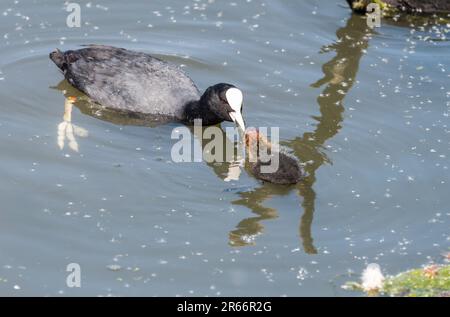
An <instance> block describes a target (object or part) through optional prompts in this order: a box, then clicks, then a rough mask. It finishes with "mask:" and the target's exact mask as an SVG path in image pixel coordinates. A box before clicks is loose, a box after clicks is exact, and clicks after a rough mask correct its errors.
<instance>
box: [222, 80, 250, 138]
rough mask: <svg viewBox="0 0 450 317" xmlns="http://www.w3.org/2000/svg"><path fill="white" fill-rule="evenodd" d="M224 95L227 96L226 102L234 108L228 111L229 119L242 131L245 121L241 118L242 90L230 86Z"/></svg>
mask: <svg viewBox="0 0 450 317" xmlns="http://www.w3.org/2000/svg"><path fill="white" fill-rule="evenodd" d="M225 96H226V97H227V101H228V104H229V105H230V107H231V108H232V109H233V110H234V112H230V113H229V115H230V117H231V119H232V120H233V121H234V123H236V125H237V126H238V127H240V128H241V129H242V131H245V122H244V118H242V102H243V100H244V96H243V95H242V91H240V90H239V89H237V88H230V89H228V90H227V92H226V93H225Z"/></svg>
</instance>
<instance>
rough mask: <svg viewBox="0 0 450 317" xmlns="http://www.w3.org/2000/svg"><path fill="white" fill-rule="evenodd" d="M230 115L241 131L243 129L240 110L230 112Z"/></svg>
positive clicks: (243, 124)
mask: <svg viewBox="0 0 450 317" xmlns="http://www.w3.org/2000/svg"><path fill="white" fill-rule="evenodd" d="M230 117H231V119H233V121H234V123H236V124H237V125H238V127H240V128H241V129H242V131H245V123H244V119H243V118H242V114H241V113H240V112H230Z"/></svg>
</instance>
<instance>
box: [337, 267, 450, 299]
mask: <svg viewBox="0 0 450 317" xmlns="http://www.w3.org/2000/svg"><path fill="white" fill-rule="evenodd" d="M343 288H344V289H346V290H350V291H360V292H364V290H363V288H362V285H361V284H359V283H358V282H354V281H353V282H352V281H350V282H347V283H345V284H344V285H343ZM368 295H369V296H380V295H382V296H383V295H384V296H396V297H450V265H431V266H428V267H425V268H420V269H413V270H409V271H406V272H402V273H400V274H398V275H395V276H387V277H386V279H385V281H384V283H383V287H382V288H381V289H380V290H378V291H377V292H375V291H371V292H370V293H368Z"/></svg>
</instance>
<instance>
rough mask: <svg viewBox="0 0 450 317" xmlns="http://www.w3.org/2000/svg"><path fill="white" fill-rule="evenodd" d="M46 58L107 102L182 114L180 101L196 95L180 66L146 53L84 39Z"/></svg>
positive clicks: (150, 111)
mask: <svg viewBox="0 0 450 317" xmlns="http://www.w3.org/2000/svg"><path fill="white" fill-rule="evenodd" d="M50 58H51V60H52V61H53V62H54V63H55V64H56V65H57V66H58V67H59V68H60V69H61V70H62V71H63V72H64V75H65V77H66V79H67V80H68V81H69V82H70V83H71V84H72V85H73V86H75V87H76V88H78V89H79V90H81V91H82V92H84V93H85V94H86V95H88V96H89V97H90V98H91V99H92V100H94V101H95V102H97V103H99V104H101V105H103V106H106V107H108V108H112V109H118V110H122V111H130V112H136V113H143V114H151V115H155V116H157V115H164V116H165V117H167V116H170V117H173V119H174V120H183V116H184V113H183V112H184V107H185V105H186V104H188V103H190V102H193V101H197V100H198V99H199V98H200V93H199V91H198V89H197V87H196V86H195V84H194V82H193V81H192V80H191V79H190V78H189V77H188V76H187V75H186V74H185V73H184V72H183V71H182V70H181V69H179V68H178V67H176V66H174V65H171V64H169V63H166V62H164V61H162V60H160V59H158V58H155V57H152V56H150V55H148V54H145V53H140V52H134V51H129V50H126V49H123V48H116V47H111V46H103V45H89V46H88V47H86V48H82V49H79V50H69V51H66V52H61V51H59V50H57V51H55V52H52V53H50Z"/></svg>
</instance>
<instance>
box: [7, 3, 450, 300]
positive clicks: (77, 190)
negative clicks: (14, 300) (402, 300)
mask: <svg viewBox="0 0 450 317" xmlns="http://www.w3.org/2000/svg"><path fill="white" fill-rule="evenodd" d="M80 4H81V9H82V11H81V14H82V15H81V18H82V26H81V27H80V28H68V27H67V26H66V16H67V14H68V13H67V12H66V11H65V7H64V5H63V3H62V2H61V1H23V0H21V1H14V0H5V1H2V2H1V4H0V48H1V52H0V109H1V111H0V146H1V157H2V166H1V168H0V179H1V180H0V201H1V205H0V206H1V207H0V219H1V221H0V295H58V294H65V295H194V296H202V295H237V296H239V295H274V296H278V295H290V296H296V295H324V296H333V295H348V294H347V293H344V291H342V290H341V289H340V285H341V284H342V283H343V282H344V281H346V280H348V279H357V276H356V275H352V276H349V274H351V273H352V272H356V273H359V272H360V271H361V270H362V269H363V268H364V266H365V265H366V264H367V263H369V262H377V263H379V264H380V265H381V266H382V268H383V269H384V271H385V272H387V273H392V274H394V273H397V272H399V271H401V270H405V269H409V268H412V267H415V266H420V265H422V264H424V263H427V262H430V261H433V260H439V254H440V253H441V252H442V251H444V250H447V249H448V247H449V230H448V228H449V215H450V210H449V207H448V206H449V205H450V197H449V195H448V193H449V182H450V179H449V175H450V171H449V156H450V141H449V140H450V138H449V137H450V128H449V113H450V85H449V77H450V72H449V67H450V65H449V59H448V56H449V53H450V44H449V42H448V39H447V37H448V31H449V28H448V26H445V25H442V26H432V25H429V26H425V27H418V26H413V27H410V26H408V25H405V24H400V23H393V22H388V21H382V27H381V28H379V29H376V30H374V31H370V30H367V29H366V27H365V21H364V20H363V19H362V18H360V17H358V16H352V15H351V13H350V12H349V10H348V8H347V7H346V6H345V1H331V2H328V1H326V2H325V1H313V0H309V1H301V2H300V3H296V2H294V1H289V0H285V1H263V0H246V1H235V2H228V1H218V0H216V1H213V0H212V1H203V0H198V1H197V0H195V1H186V2H180V1H151V2H148V1H132V2H130V3H128V2H112V1H105V0H104V1H91V2H86V1H80ZM88 43H99V44H110V45H116V46H121V47H126V48H129V49H135V50H139V51H145V52H149V53H152V54H155V55H156V56H158V57H161V58H164V59H166V60H169V61H171V62H173V63H176V64H178V65H183V67H184V69H185V70H186V71H187V72H188V73H189V74H190V76H191V77H192V78H193V79H194V81H195V82H196V83H197V84H198V86H199V88H200V89H201V90H203V89H205V88H206V87H208V86H209V85H211V84H215V83H217V82H230V83H233V84H235V85H237V86H239V87H240V88H241V89H242V90H243V91H244V92H245V117H246V120H247V123H248V125H253V126H279V127H280V135H281V138H282V141H283V144H284V145H286V146H287V147H289V148H290V149H292V151H293V153H294V154H295V155H296V156H298V157H299V158H300V159H301V160H302V161H303V162H306V163H307V164H308V165H307V171H308V173H309V176H308V178H307V179H306V180H305V181H304V182H302V183H301V184H299V185H297V186H292V187H283V186H275V185H270V184H262V183H261V182H259V181H257V180H255V179H254V178H253V177H252V176H251V175H249V174H248V173H247V172H246V171H245V170H243V171H242V173H241V176H240V178H239V180H237V181H231V182H225V181H224V178H225V177H226V176H227V170H228V165H227V164H222V165H221V164H206V163H185V164H175V163H173V162H172V160H171V157H170V150H171V147H172V145H173V144H174V143H175V140H172V139H171V138H170V136H171V132H172V129H173V128H175V127H176V126H177V125H176V124H168V125H162V126H158V127H153V128H152V127H148V126H141V125H139V122H135V121H133V120H132V119H130V118H125V119H124V118H122V117H117V116H114V115H110V114H107V113H102V112H97V111H91V109H90V108H89V107H84V106H83V105H82V104H77V106H78V107H76V108H74V112H73V117H72V122H73V124H74V125H76V126H77V127H79V130H81V129H84V130H85V131H87V132H88V135H85V136H84V137H77V140H78V145H79V152H75V151H73V150H71V149H70V147H69V146H68V145H67V144H66V146H65V148H64V149H63V150H60V149H59V147H58V143H57V138H58V125H59V124H60V123H61V122H62V121H63V113H64V99H65V98H64V94H63V91H62V90H64V89H66V90H67V92H66V94H75V95H76V94H77V92H75V91H73V90H71V89H70V87H69V86H68V85H67V83H66V82H63V81H62V76H61V74H60V73H59V72H58V70H57V68H56V67H55V66H54V65H53V64H52V62H51V61H50V60H49V59H48V53H49V52H50V51H52V50H53V49H55V48H56V47H58V48H60V49H63V50H64V49H72V48H76V47H78V45H80V44H88ZM225 126H231V125H230V124H229V123H225V124H222V127H225ZM72 262H74V263H79V264H80V266H81V270H82V287H81V288H68V287H67V286H66V276H67V274H68V273H67V272H66V266H67V265H68V264H69V263H72Z"/></svg>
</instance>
